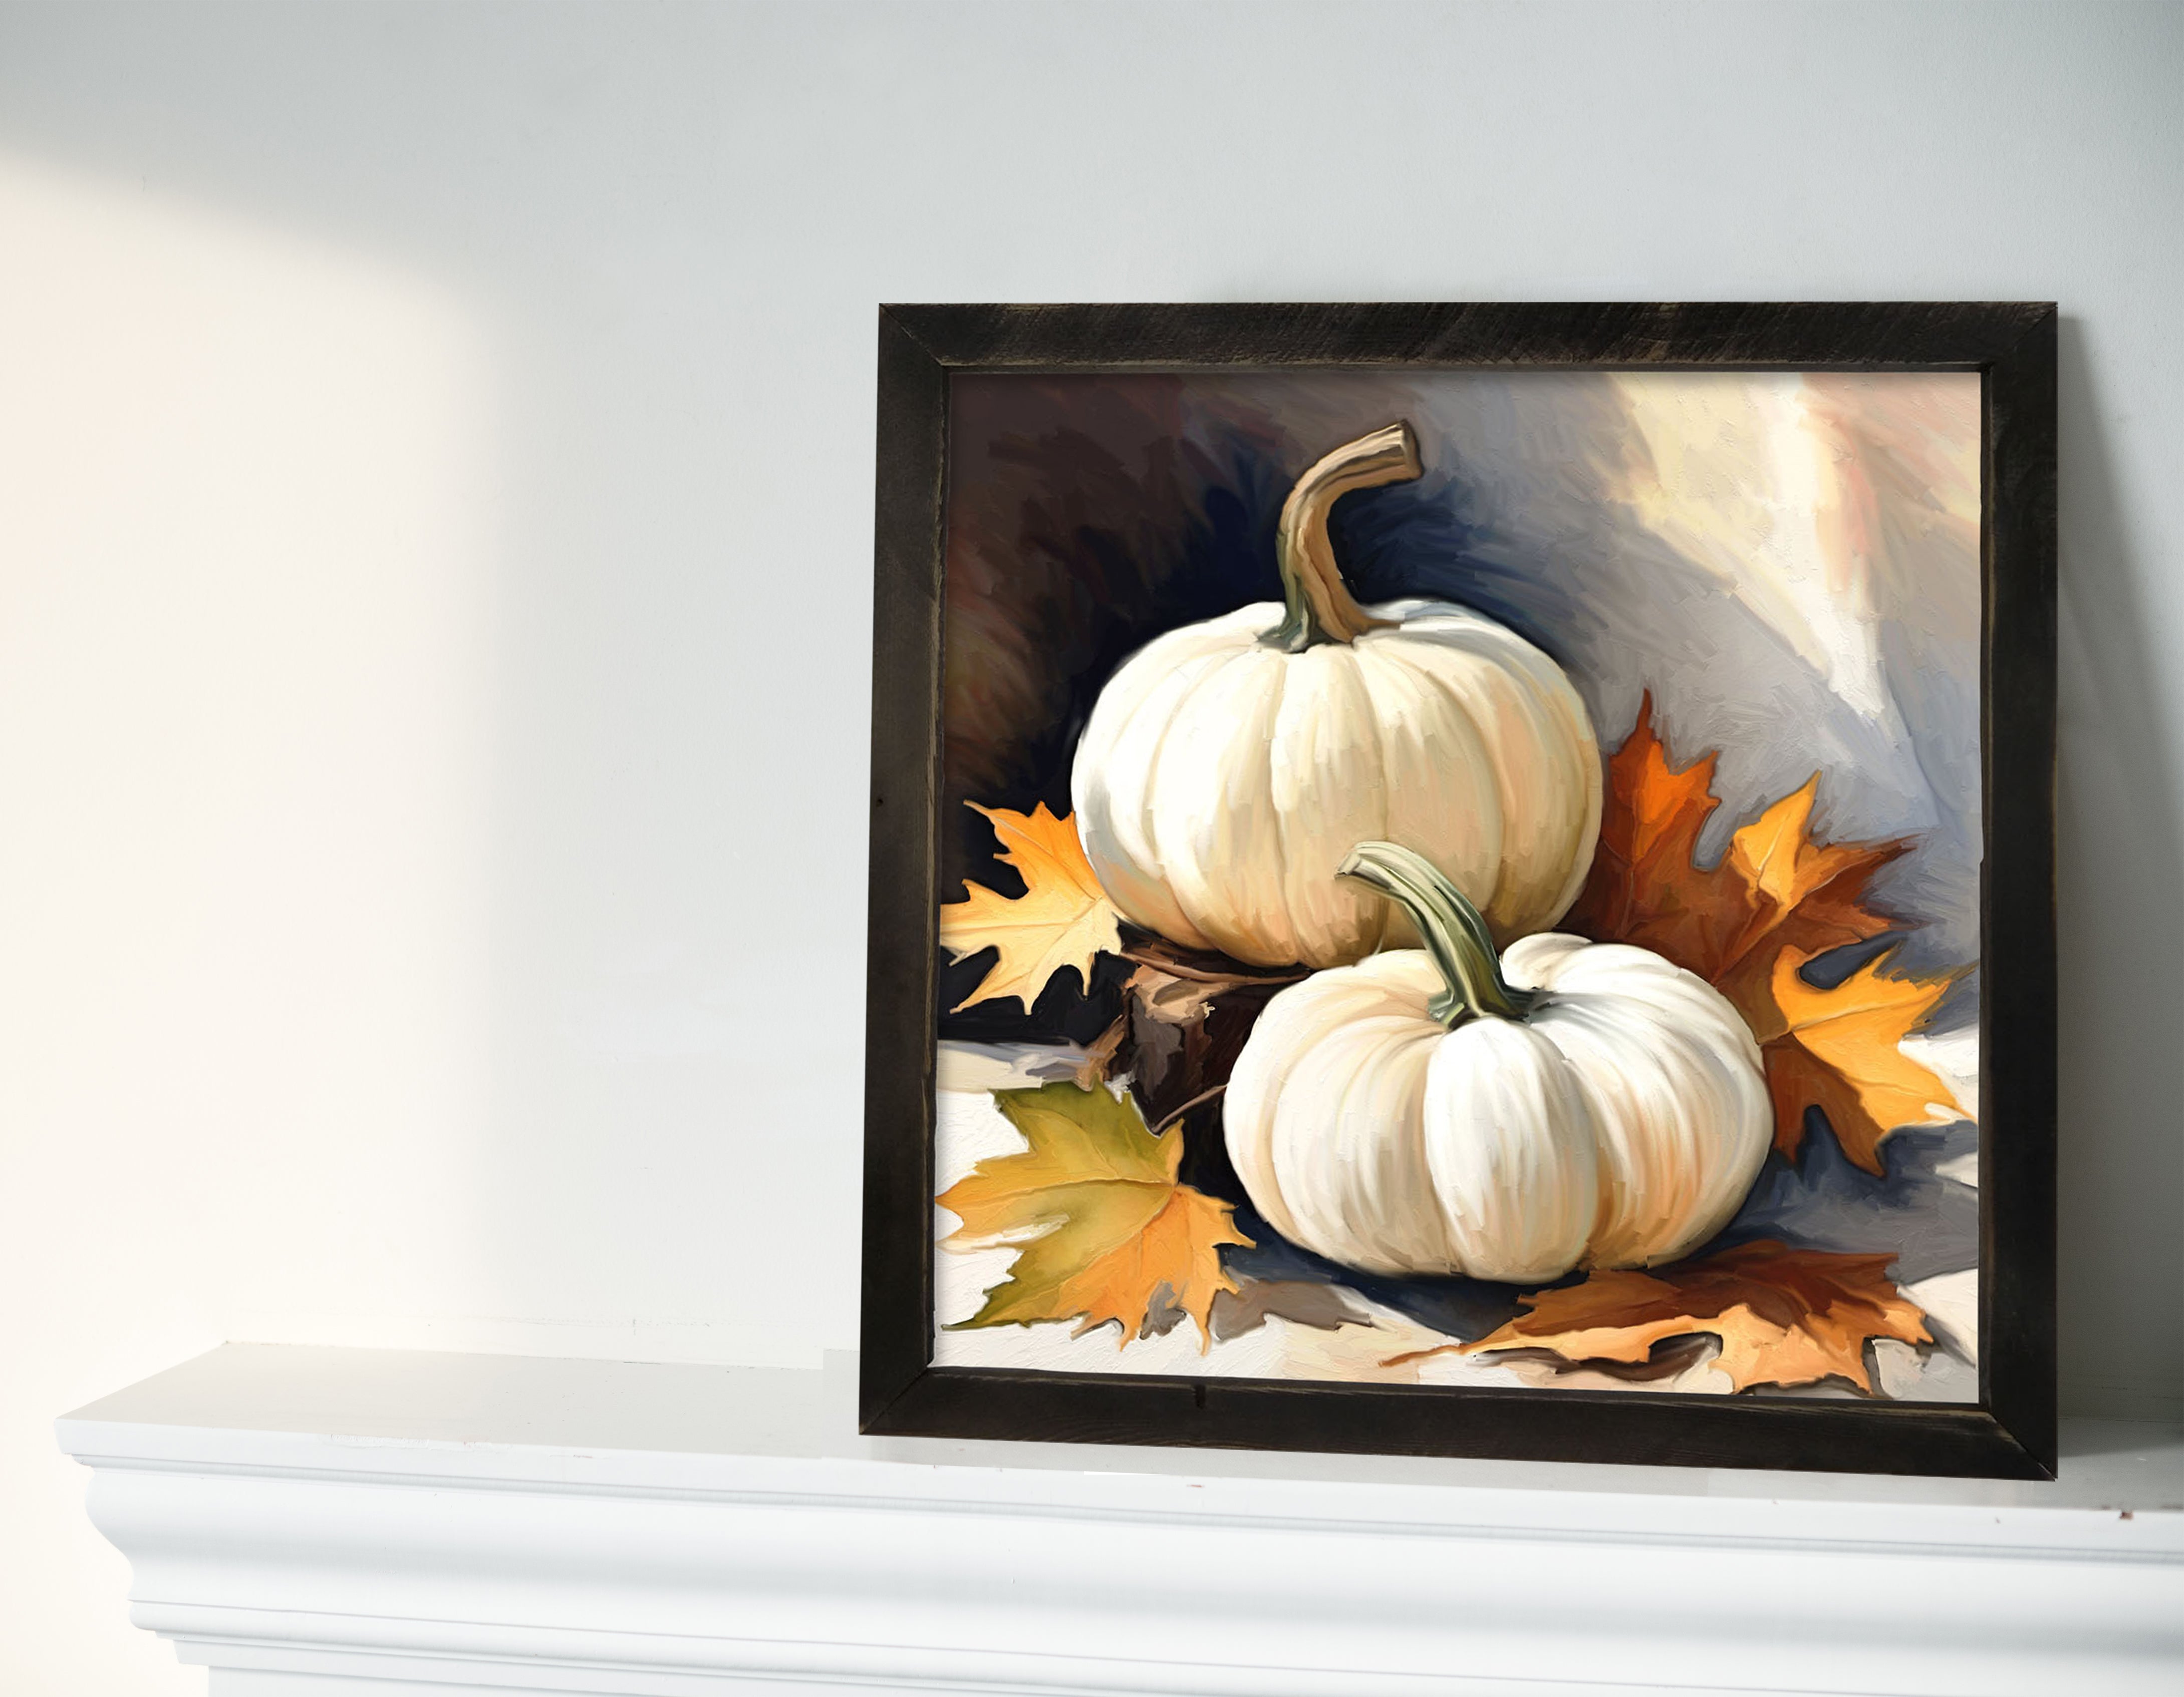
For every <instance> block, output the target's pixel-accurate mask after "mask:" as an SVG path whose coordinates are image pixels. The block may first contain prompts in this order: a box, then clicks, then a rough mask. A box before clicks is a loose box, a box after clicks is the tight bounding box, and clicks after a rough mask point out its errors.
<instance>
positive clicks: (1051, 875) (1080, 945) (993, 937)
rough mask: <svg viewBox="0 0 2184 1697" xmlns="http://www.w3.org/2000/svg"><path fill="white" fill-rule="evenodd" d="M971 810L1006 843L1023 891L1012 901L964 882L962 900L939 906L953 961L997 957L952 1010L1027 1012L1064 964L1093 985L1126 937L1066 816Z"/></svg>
mask: <svg viewBox="0 0 2184 1697" xmlns="http://www.w3.org/2000/svg"><path fill="white" fill-rule="evenodd" d="M967 805H968V806H969V807H970V809H971V810H972V812H974V813H978V814H982V815H984V816H985V818H986V819H987V820H989V821H990V822H991V823H992V825H993V827H994V834H995V836H997V837H1000V839H1001V854H1000V859H1001V860H1002V861H1003V862H1004V863H1005V864H1006V865H1011V866H1013V867H1015V868H1016V869H1017V871H1018V872H1020V873H1022V875H1023V881H1024V893H1023V894H1022V895H1021V896H1017V897H1014V898H1011V897H1008V896H1003V895H997V894H995V893H994V892H993V891H992V890H989V889H988V888H986V887H985V886H984V885H983V884H966V885H965V886H964V889H965V896H964V899H962V900H961V901H960V902H948V903H945V904H943V905H942V907H941V910H940V941H941V943H943V945H944V946H945V947H946V949H947V950H948V952H949V955H950V958H951V959H953V960H964V959H965V958H967V956H970V955H972V954H977V953H978V951H979V950H980V949H998V950H999V951H1000V959H999V960H996V961H995V963H994V964H993V965H992V966H991V967H989V969H988V970H987V972H986V976H984V977H983V978H982V979H981V980H979V982H978V988H975V989H973V990H972V992H971V993H970V994H969V995H967V996H966V997H965V998H964V999H962V1000H961V1001H960V1002H958V1003H957V1004H956V1005H955V1007H953V1008H950V1010H949V1011H950V1013H957V1012H960V1011H961V1010H963V1009H965V1008H967V1007H969V1006H970V1005H971V1004H972V1003H973V1002H989V1001H994V1000H996V999H1000V998H1001V997H1006V996H1015V997H1018V998H1020V999H1022V1002H1023V1004H1024V1010H1025V1011H1026V1012H1029V1011H1030V1010H1031V1004H1033V1003H1034V1001H1036V1000H1037V999H1039V992H1040V991H1041V990H1043V989H1045V988H1046V981H1047V980H1048V979H1049V978H1050V977H1052V976H1054V975H1055V974H1056V972H1058V971H1061V969H1062V968H1064V967H1065V966H1073V967H1075V968H1076V969H1077V971H1078V976H1081V977H1082V978H1083V979H1084V982H1085V984H1086V985H1087V986H1088V987H1089V985H1090V983H1091V982H1092V965H1093V960H1094V958H1095V956H1097V955H1098V954H1100V953H1102V952H1103V951H1104V952H1106V953H1107V954H1113V953H1114V952H1115V951H1116V950H1117V949H1120V948H1121V947H1122V937H1121V933H1120V932H1119V930H1118V929H1117V915H1116V912H1115V908H1114V904H1112V903H1111V902H1110V901H1109V900H1108V899H1107V893H1106V891H1104V890H1102V889H1101V888H1100V881H1099V879H1097V878H1096V877H1095V876H1093V874H1092V865H1091V863H1090V862H1089V860H1086V859H1085V858H1084V848H1083V846H1082V845H1081V844H1080V843H1078V840H1077V827H1076V826H1073V825H1072V824H1071V823H1070V821H1069V815H1067V814H1064V815H1062V816H1061V817H1060V818H1058V819H1057V818H1056V816H1055V815H1053V814H1051V813H1049V812H1048V811H1047V810H1046V804H1045V803H1044V802H1041V803H1039V804H1038V805H1036V806H1035V807H1034V808H1033V809H1032V810H1031V811H1030V812H1029V813H1028V814H1022V813H1011V811H1009V810H1008V809H1006V808H1000V807H980V806H979V805H978V803H976V802H975V801H974V802H971V803H968V804H967Z"/></svg>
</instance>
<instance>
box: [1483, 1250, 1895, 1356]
mask: <svg viewBox="0 0 2184 1697" xmlns="http://www.w3.org/2000/svg"><path fill="white" fill-rule="evenodd" d="M1890 1260H1892V1256H1889V1255H1832V1254H1828V1253H1825V1252H1824V1251H1821V1250H1818V1249H1790V1248H1788V1247H1786V1245H1784V1244H1779V1243H1774V1242H1764V1243H1756V1244H1741V1245H1740V1246H1738V1247H1737V1248H1736V1249H1725V1250H1724V1251H1723V1252H1722V1253H1721V1254H1719V1255H1712V1256H1709V1257H1708V1258H1707V1259H1706V1260H1702V1261H1681V1262H1678V1263H1677V1264H1676V1265H1674V1266H1668V1267H1658V1268H1656V1269H1654V1270H1653V1271H1650V1272H1638V1271H1628V1270H1624V1271H1610V1272H1596V1273H1594V1274H1593V1275H1592V1276H1591V1277H1590V1278H1588V1279H1586V1280H1585V1282H1584V1283H1582V1284H1576V1285H1568V1286H1565V1287H1563V1288H1559V1289H1552V1290H1542V1291H1537V1292H1535V1293H1534V1294H1531V1295H1529V1296H1525V1297H1522V1298H1520V1299H1519V1300H1520V1301H1522V1302H1523V1303H1524V1306H1525V1308H1526V1309H1527V1310H1529V1311H1528V1312H1526V1313H1524V1314H1520V1315H1518V1316H1517V1318H1516V1319H1514V1320H1513V1321H1510V1322H1509V1323H1508V1324H1507V1325H1506V1326H1503V1327H1501V1328H1500V1329H1499V1330H1497V1331H1495V1332H1492V1333H1489V1334H1488V1335H1487V1336H1485V1337H1484V1338H1479V1339H1478V1340H1477V1341H1476V1342H1474V1343H1470V1344H1459V1345H1456V1346H1453V1347H1455V1348H1457V1349H1459V1350H1460V1351H1461V1352H1462V1353H1463V1354H1465V1355H1480V1354H1485V1353H1486V1352H1489V1351H1491V1350H1495V1349H1552V1351H1554V1353H1555V1354H1557V1355H1560V1356H1562V1357H1563V1359H1565V1360H1572V1361H1584V1360H1607V1361H1641V1360H1645V1359H1646V1356H1647V1355H1649V1354H1651V1353H1652V1348H1653V1346H1654V1344H1656V1343H1658V1342H1659V1341H1660V1340H1661V1339H1663V1338H1676V1337H1682V1336H1686V1335H1689V1334H1691V1333H1711V1334H1712V1335H1713V1336H1714V1337H1715V1338H1719V1339H1720V1340H1721V1354H1720V1355H1719V1357H1718V1358H1717V1360H1716V1361H1715V1365H1716V1366H1719V1368H1720V1369H1721V1370H1722V1372H1724V1373H1726V1374H1728V1375H1729V1378H1730V1383H1731V1384H1733V1385H1734V1386H1735V1387H1736V1388H1737V1389H1738V1390H1745V1389H1747V1388H1750V1387H1752V1386H1753V1385H1804V1384H1812V1383H1815V1382H1817V1381H1819V1380H1820V1379H1825V1378H1830V1377H1835V1378H1844V1379H1847V1380H1849V1381H1850V1382H1851V1383H1853V1384H1854V1385H1856V1386H1857V1387H1858V1388H1859V1389H1860V1390H1863V1391H1868V1392H1870V1391H1871V1390H1872V1388H1873V1383H1872V1380H1871V1378H1870V1377H1869V1375H1868V1373H1867V1372H1866V1366H1865V1344H1866V1340H1867V1339H1868V1338H1900V1339H1901V1340H1902V1341H1903V1342H1904V1343H1906V1344H1929V1343H1931V1342H1932V1341H1933V1339H1932V1338H1931V1336H1930V1335H1929V1334H1928V1333H1927V1330H1926V1327H1925V1316H1924V1315H1923V1314H1922V1313H1921V1312H1920V1310H1919V1309H1918V1308H1917V1307H1916V1306H1915V1305H1913V1304H1912V1303H1910V1302H1908V1301H1907V1300H1905V1299H1904V1298H1903V1295H1902V1294H1900V1293H1899V1292H1898V1291H1897V1288H1896V1287H1895V1285H1894V1284H1893V1283H1892V1282H1890V1280H1889V1278H1888V1276H1887V1267H1888V1263H1889V1261H1890Z"/></svg>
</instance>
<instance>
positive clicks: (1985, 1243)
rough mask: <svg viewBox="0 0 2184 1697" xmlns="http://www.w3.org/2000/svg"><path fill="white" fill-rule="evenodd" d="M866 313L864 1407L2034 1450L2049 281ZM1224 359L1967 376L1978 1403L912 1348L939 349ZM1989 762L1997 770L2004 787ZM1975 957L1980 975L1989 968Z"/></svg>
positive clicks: (1881, 1455) (1710, 1441)
mask: <svg viewBox="0 0 2184 1697" xmlns="http://www.w3.org/2000/svg"><path fill="white" fill-rule="evenodd" d="M879 318H880V337H879V340H880V348H879V405H878V420H877V422H878V435H879V442H878V459H877V465H878V477H877V489H876V500H875V528H876V531H877V548H876V554H875V583H874V625H873V702H872V715H873V724H872V863H871V868H872V870H871V879H870V886H869V893H870V906H869V924H870V930H869V933H868V938H869V949H870V954H871V968H872V971H871V980H870V987H869V990H868V999H867V1026H866V1087H865V1099H866V1166H865V1221H864V1244H865V1256H864V1267H863V1279H862V1288H863V1310H862V1350H863V1353H862V1356H861V1379H860V1388H859V1424H860V1429H861V1430H862V1431H865V1432H868V1433H897V1434H904V1435H923V1436H948V1437H961V1438H1018V1439H1030V1440H1038V1441H1045V1442H1056V1441H1062V1442H1081V1443H1128V1444H1174V1445H1202V1446H1211V1447H1220V1448H1249V1449H1301V1450H1319V1451H1328V1452H1351V1453H1367V1454H1394V1455H1471V1456H1484V1457H1493V1458H1499V1459H1511V1460H1518V1459H1529V1460H1549V1461H1591V1462H1619V1463H1626V1464H1629V1463H1639V1464H1644V1463H1666V1464H1674V1465H1680V1466H1736V1467H1754V1468H1765V1469H1772V1470H1785V1469H1786V1470H1792V1471H1829V1472H1871V1473H1882V1472H1895V1473H1907V1472H1908V1473H1926V1474H1936V1475H1952V1474H1953V1475H1959V1476H1964V1475H1970V1476H1982V1477H2014V1478H2034V1479H2039V1478H2051V1477H2053V1476H2054V1472H2055V1466H2056V1442H2057V1438H2056V1416H2055V1406H2056V1384H2055V1216H2054V1171H2055V1112H2054V1109H2055V1075H2056V1067H2055V1049H2054V1011H2055V979H2054V949H2055V945H2054V751H2055V682H2054V678H2055V578H2054V570H2055V463H2056V453H2055V444H2056V422H2055V419H2056V413H2055V394H2056V372H2055V359H2056V334H2055V330H2056V309H2055V307H2054V305H2053V303H2045V302H1985V303H1976V302H1975V303H1963V302H1956V303H1951V302H1897V303H1871V302H1865V303H1685V304H1656V305H1643V304H1628V303H1593V304H1586V303H1574V304H1548V303H1489V304H1474V305H1456V304H1436V303H1361V304H1318V305H1315V304H1223V305H1182V306H1171V305H1152V304H1116V305H1052V306H969V305H928V306H890V307H883V308H881V309H880V314H879ZM1118 349H1120V350H1123V351H1121V352H1118ZM1236 364H1250V365H1257V366H1268V365H1275V366H1289V367H1293V368H1294V367H1299V366H1314V365H1318V366H1375V365H1398V366H1400V365H1410V366H1418V367H1422V368H1442V369H1447V368H1461V367H1466V366H1470V367H1480V366H1485V367H1493V366H1512V367H1513V366H1551V367H1552V366H1566V367H1585V368H1591V369H1600V368H1613V367H1617V366H1627V367H1644V368H1654V369H1675V368H1679V367H1687V368H1691V369H1698V370H1721V369H1732V370H1733V369H1753V370H1761V369H1776V370H1780V369H1787V368H1792V367H1794V368H1797V369H1803V370H1977V371H1979V372H1981V376H1982V383H1981V422H1982V442H1981V453H1982V459H1981V471H1982V478H1981V575H1982V591H1983V594H1982V600H1983V626H1982V655H1981V659H1982V675H1981V718H1982V730H1983V736H1982V759H1983V763H1984V774H1983V776H1984V787H1985V794H1984V798H1983V802H1984V806H1985V809H1986V867H1985V875H1984V876H1983V877H1982V880H1981V931H1982V938H1981V945H1982V946H1981V963H1982V976H1983V978H1984V979H1985V982H1984V984H1983V987H1982V995H1981V1140H1980V1180H1981V1283H1980V1308H1981V1351H1980V1370H1979V1371H1980V1387H1981V1401H1980V1403H1978V1404H1976V1405H1942V1404H1907V1403H1880V1402H1872V1403H1868V1402H1847V1401H1839V1400H1827V1399H1812V1400H1799V1399H1783V1400H1775V1399H1754V1398H1743V1397H1740V1398H1734V1399H1729V1398H1719V1397H1695V1396H1694V1397H1686V1396H1671V1395H1660V1394H1636V1393H1629V1392H1625V1393H1615V1392H1582V1391H1554V1392H1549V1393H1545V1394H1542V1393H1540V1392H1513V1391H1502V1390H1490V1389H1483V1388H1457V1387H1429V1386H1360V1385H1352V1384H1343V1383H1327V1384H1320V1383H1311V1382H1296V1381H1286V1380H1280V1381H1239V1380H1230V1379H1217V1378H1203V1379H1194V1378H1185V1377H1167V1376H1147V1375H1121V1374H1117V1375H1112V1376H1111V1375H1086V1376H1078V1375H1069V1374H1061V1373H1048V1372H1036V1373H1034V1372H1022V1373H1017V1372H999V1371H993V1370H985V1369H972V1368H953V1367H935V1366H932V1364H931V1335H932V1256H933V1244H932V1221H933V1204H932V1148H933V1112H934V1109H933V1066H934V1049H933V1036H932V1034H933V1028H934V1015H935V1011H936V1010H935V1009H934V1006H933V983H934V978H933V957H934V953H935V950H936V949H937V946H938V944H937V937H936V931H935V926H936V923H937V915H935V914H934V913H933V910H932V898H933V887H934V867H935V865H936V859H935V856H936V852H937V849H936V832H937V828H938V821H937V819H936V817H935V813H936V805H937V804H936V797H937V795H938V787H939V786H938V780H939V711H938V709H939V670H940V662H941V651H940V640H941V630H940V612H941V600H942V597H941V589H942V572H943V569H944V536H943V534H942V529H941V526H942V523H943V511H942V506H943V496H944V487H945V477H946V465H945V431H946V413H947V379H948V375H949V373H950V372H951V371H953V370H979V371H1017V372H1031V371H1038V370H1054V371H1078V372H1091V371H1100V370H1108V371H1128V370H1155V369H1161V368H1168V369H1177V370H1190V369H1203V368H1207V367H1216V366H1223V365H1236ZM1997 773H2007V774H2009V783H2008V785H2007V786H2003V785H1999V784H1997V782H1996V781H1995V780H1996V776H1997ZM2043 779H2044V782H2042V781H2041V780H2043ZM1994 965H2000V966H2001V968H2002V970H2001V971H1997V972H1988V971H1986V968H1988V967H1990V966H1994ZM1997 991H1999V993H1997ZM913 1088H914V1089H915V1090H916V1091H917V1100H916V1101H914V1102H913V1101H911V1099H910V1092H911V1089H913ZM2003 1241H2007V1242H2008V1243H2009V1245H2010V1248H2009V1253H2008V1255H2007V1256H2006V1257H2005V1256H2004V1255H2003V1254H2002V1253H2001V1252H2000V1244H2001V1243H2002V1242H2003ZM913 1259H914V1262H915V1264H914V1265H913Z"/></svg>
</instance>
